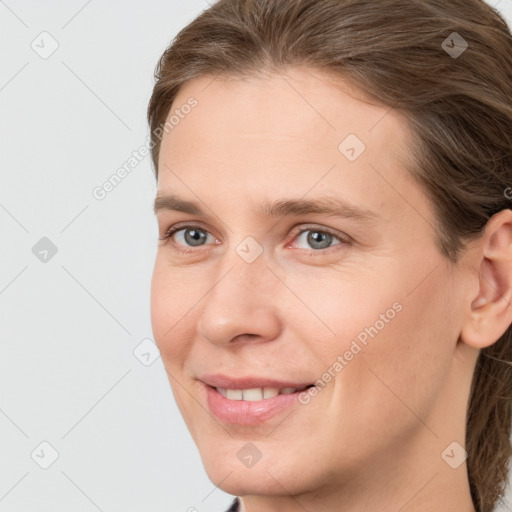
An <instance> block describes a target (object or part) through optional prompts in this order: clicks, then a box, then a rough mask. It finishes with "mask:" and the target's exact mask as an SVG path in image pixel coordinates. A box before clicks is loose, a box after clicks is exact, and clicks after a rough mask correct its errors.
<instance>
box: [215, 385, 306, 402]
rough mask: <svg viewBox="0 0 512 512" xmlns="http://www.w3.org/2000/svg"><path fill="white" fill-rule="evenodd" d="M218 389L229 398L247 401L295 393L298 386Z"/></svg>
mask: <svg viewBox="0 0 512 512" xmlns="http://www.w3.org/2000/svg"><path fill="white" fill-rule="evenodd" d="M217 391H218V392H219V393H220V394H221V395H222V396H223V397H225V398H227V399H228V400H246V401H247V402H257V401H259V400H264V399H266V398H274V397H276V396H277V395H290V394H291V393H295V392H296V391H297V388H283V389H279V388H250V389H226V388H217Z"/></svg>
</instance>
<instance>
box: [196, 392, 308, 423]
mask: <svg viewBox="0 0 512 512" xmlns="http://www.w3.org/2000/svg"><path fill="white" fill-rule="evenodd" d="M205 387H206V394H207V403H208V408H209V409H210V411H211V412H212V414H213V415H214V416H215V417H216V418H217V419H219V420H220V421H223V422H225V423H235V424H237V425H258V424H261V423H264V422H265V421H267V420H269V419H270V418H272V417H273V416H275V415H276V414H278V413H280V412H281V411H284V410H285V409H287V408H288V407H291V406H292V405H293V404H294V403H295V402H296V401H297V397H298V395H299V392H298V391H296V392H295V393H290V394H289V395H277V396H276V397H274V398H266V399H264V400H258V401H256V402H249V401H247V400H229V399H228V398H226V397H224V396H222V395H221V394H220V393H219V392H218V391H217V390H216V389H215V388H213V387H211V386H208V385H206V384H205Z"/></svg>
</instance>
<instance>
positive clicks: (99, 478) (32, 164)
mask: <svg viewBox="0 0 512 512" xmlns="http://www.w3.org/2000/svg"><path fill="white" fill-rule="evenodd" d="M496 3H497V2H496V1H494V2H493V5H495V4H496ZM207 6H208V4H207V3H206V2H205V1H204V0H187V2H182V1H177V0H174V1H165V2H164V1H158V0H152V1H147V2H137V3H136V2H121V1H120V0H115V1H110V2H108V3H105V2H103V3H101V2H99V0H89V1H85V0H79V1H78V0H73V1H69V2H66V3H64V2H58V1H55V0H52V1H46V2H36V1H35V0H27V1H24V2H22V1H16V0H7V1H6V2H4V1H0V52H1V59H2V66H1V68H0V105H1V108H0V112H1V122H0V144H1V147H0V170H1V177H2V186H1V188H0V229H1V239H2V241H3V242H2V250H1V251H0V337H1V338H0V339H1V343H2V345H1V348H2V356H1V358H0V389H1V390H2V394H1V402H0V429H1V438H0V439H1V441H0V460H1V461H2V462H1V464H0V511H2V512H14V511H16V512H18V511H23V512H27V511H38V512H50V511H51V512H61V511H62V512H64V511H66V512H67V511H69V510H75V511H83V512H89V511H90V512H94V511H95V510H100V511H105V512H106V511H124V512H131V511H143V510H144V511H149V510H151V511H152V512H160V511H162V512H163V511H187V510H188V511H189V512H191V511H192V510H194V509H195V510H197V511H199V512H208V511H211V512H213V511H220V510H224V509H225V508H227V506H228V503H230V502H231V500H232V497H231V496H229V495H227V494H225V493H223V492H222V491H220V490H219V489H216V488H215V486H214V485H213V484H212V483H211V482H210V481H209V480H208V478H207V476H206V474H205V472H204V470H203V467H202V464H201V461H200V458H199V455H198V453H197V450H196V448H195V445H194V444H193V442H192V440H191V438H190V436H189V434H188V431H187V430H186V428H185V425H184V423H183V420H182V419H181V416H180V414H179V412H178V410H177V407H176V405H175V403H174V399H173V397H172V393H171V390H170V386H169V383H168V380H167V376H166V374H165V371H164V369H163V365H162V362H161V359H160V358H159V357H157V356H158V354H157V353H156V352H155V349H154V345H152V340H151V339H152V331H151V323H150V315H149V297H150V279H151V273H152V267H153V262H154V257H155V250H156V240H157V236H158V234H157V229H156V221H155V219H154V216H153V213H152V210H151V206H152V200H153V198H154V195H155V192H156V185H155V182H154V178H153V174H152V169H151V166H150V159H149V156H148V157H146V158H145V159H144V160H142V161H141V162H140V163H138V165H137V166H136V167H134V168H133V170H132V171H131V172H130V173H129V174H128V176H126V178H125V179H124V180H123V181H122V182H121V183H120V184H119V185H118V186H117V187H116V188H115V189H114V190H112V191H111V192H110V193H109V194H107V195H106V197H105V198H104V199H103V200H98V199H96V198H95V197H94V196H93V194H92V191H93V189H94V188H95V187H97V186H101V185H102V184H103V183H104V182H105V181H106V180H107V179H108V178H109V177H110V176H111V175H112V174H113V173H114V172H115V171H116V170H117V169H118V168H119V167H121V166H122V165H123V164H124V163H125V162H126V161H127V160H128V159H129V158H130V156H131V155H132V153H133V151H135V150H137V149H138V148H139V147H140V146H141V145H143V144H144V142H145V141H146V137H147V133H148V130H147V126H146V121H145V112H146V107H147V101H148V99H149V96H150V93H151V88H152V84H153V70H154V67H155V65H156V62H157V59H158V58H159V56H160V55H161V53H162V52H163V50H164V49H165V47H166V46H167V44H168V43H169V42H170V41H171V39H172V37H173V36H174V35H175V34H176V33H177V31H178V30H179V29H180V28H182V27H183V26H184V25H186V24H187V23H188V22H189V21H190V20H192V19H193V18H194V17H195V16H196V15H197V14H198V13H199V12H200V11H201V10H203V9H204V8H206V7H207ZM498 8H499V9H500V10H502V11H503V13H504V14H505V15H506V16H507V17H508V19H509V20H512V1H511V0H501V1H500V2H499V5H498ZM42 32H47V33H48V34H50V35H47V34H46V35H45V34H43V35H41V33H42ZM56 44H58V48H57V49H56V50H55V52H54V53H53V54H52V55H50V56H47V55H46V54H45V53H44V52H49V51H50V50H51V49H52V45H56ZM32 46H35V49H36V51H37V52H39V53H37V52H36V51H35V49H33V48H32ZM41 54H42V55H43V57H47V58H42V57H41ZM42 238H45V239H44V240H42V241H41V239H42ZM46 239H48V240H46ZM34 247H35V249H33V248H34ZM55 250H56V251H57V252H56V253H55V254H53V253H54V252H55ZM45 251H47V252H45ZM148 339H149V340H148ZM143 340H146V341H143ZM141 343H143V345H140V344H141ZM137 347H139V348H137ZM152 347H153V348H152ZM134 351H135V353H134ZM137 354H138V355H139V357H138V358H137V357H136V355H137ZM141 354H147V355H144V356H141ZM154 357H156V359H155V360H154V361H153V359H154ZM148 359H149V360H148ZM151 361H153V362H152V364H149V362H151ZM43 442H46V443H49V444H50V445H51V447H53V449H54V450H56V452H57V453H58V458H57V459H56V460H55V461H54V462H53V463H52V464H51V465H50V466H49V467H48V468H47V469H43V468H42V467H41V465H45V464H49V463H50V462H52V448H50V447H49V446H48V445H45V444H43V445H41V443H43ZM509 501H510V493H509ZM191 507H194V509H193V508H191ZM509 507H510V505H509Z"/></svg>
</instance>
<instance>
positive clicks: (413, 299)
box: [151, 68, 512, 512]
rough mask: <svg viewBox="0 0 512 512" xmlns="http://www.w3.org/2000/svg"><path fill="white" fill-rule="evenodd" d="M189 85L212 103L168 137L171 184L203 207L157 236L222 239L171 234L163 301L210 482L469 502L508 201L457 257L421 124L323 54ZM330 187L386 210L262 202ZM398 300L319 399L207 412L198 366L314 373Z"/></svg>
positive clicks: (277, 504)
mask: <svg viewBox="0 0 512 512" xmlns="http://www.w3.org/2000/svg"><path fill="white" fill-rule="evenodd" d="M190 96H193V97H195V98H196V99H197V101H198V105H197V106H196V107H195V108H194V109H193V110H192V111H191V113H190V114H189V115H187V116H186V117H184V119H182V120H180V122H179V124H178V125H176V126H175V127H174V128H173V129H172V130H171V131H169V133H167V134H165V135H164V137H163V140H162V147H161V152H160V160H159V176H158V190H157V195H158V196H163V195H166V194H170V193H173V194H175V195H177V196H179V197H180V198H182V199H185V200H189V201H194V202H197V203H199V205H200V206H201V208H203V209H205V210H206V215H205V216H200V215H197V214H189V213H183V212H176V211H169V210H165V209H164V210H161V211H159V212H158V213H157V219H158V226H159V235H160V237H163V236H164V235H165V233H166V231H167V230H168V229H169V228H170V227H172V226H173V225H175V224H177V223H181V222H189V223H190V224H191V225H192V226H197V227H198V228H201V229H204V230H206V231H207V232H208V233H210V235H208V239H207V240H206V243H205V244H204V245H202V246H199V247H194V246H191V245H189V244H187V241H186V239H185V238H184V234H185V233H184V231H181V232H179V233H177V234H175V235H174V236H173V238H171V239H167V240H162V241H160V242H159V247H158V251H157V256H156V262H155V268H154V274H153V281H152V295H151V315H152V324H153V331H154V336H155V340H156V343H157V345H158V347H159V349H160V351H161V356H162V359H163V362H164V364H165V368H166V371H167V373H168V376H169V382H170V384H171V387H172V390H173V393H174V396H175V398H176V401H177V404H178V406H179V409H180V411H181V413H182V415H183V418H184V420H185V422H186V424H187V426H188V429H189V430H190V433H191V435H192V437H193V439H194V441H195V443H196V444H197V447H198V449H199V452H200V455H201V457H202V461H203V464H204V467H205V469H206V471H207V473H208V475H209V477H210V479H211V480H212V481H213V482H214V483H215V484H216V485H219V487H220V488H221V489H223V490H225V491H226V492H228V493H231V494H233V495H238V496H241V497H242V502H243V507H244V508H245V510H246V511H248V512H259V511H267V512H268V511H278V510H279V511H285V512H286V511H299V510H300V511H303V510H308V511H339V510H343V511H344V512H355V511H357V512H366V511H372V512H374V511H375V510H380V511H382V512H386V511H390V512H391V511H393V512H396V511H398V510H405V511H407V512H413V511H422V512H423V511H436V512H437V511H439V510H457V511H461V512H462V511H468V512H469V511H474V508H473V505H472V502H471V497H470V492H469V485H468V477H467V468H466V463H465V462H462V463H461V464H460V465H459V466H458V467H457V468H456V469H452V467H450V466H449V465H448V464H447V462H445V460H444V459H443V457H442V456H441V454H442V453H443V451H444V450H445V449H446V448H447V447H448V446H449V445H450V444H451V443H453V442H457V443H459V444H460V445H462V446H463V445H464V438H465V414H466V409H465V408H466V404H467V400H468V396H469V391H470V383H471V376H472V373H473V369H474V365H475V362H476V359H477V356H478V353H479V350H480V349H481V348H483V347H485V346H488V345H490V344H492V343H493V342H494V341H496V340H497V339H498V337H499V336H500V335H501V334H502V333H503V332H504V331H505V330H506V328H507V327H508V325H510V323H511V322H512V312H511V309H512V308H511V307H510V299H511V297H512V293H511V290H512V285H511V282H510V281H511V278H510V277H509V276H511V275H512V235H511V232H512V230H511V223H512V211H510V210H505V211H504V212H501V213H500V214H498V215H496V216H495V217H493V218H492V219H491V220H490V221H489V223H488V226H487V229H486V231H485V233H484V235H483V236H482V237H481V238H480V239H479V240H478V241H476V242H475V243H473V244H472V245H471V246H469V247H468V250H467V251H466V253H465V254H464V255H463V257H462V258H461V260H460V261H459V262H458V263H457V264H456V265H454V264H452V263H450V262H449V261H448V260H447V259H446V258H445V257H444V256H443V255H442V254H441V253H440V252H439V250H438V248H437V246H436V244H435V238H434V232H433V227H432V226H433V225H434V224H435V222H434V216H433V211H432V207H431V204H430V203H429V200H428V199H427V197H426V195H425V193H424V192H423V190H422V188H421V187H420V186H419V185H418V184H417V183H416V182H415V181H413V179H412V178H411V177H410V175H409V174H408V172H407V171H406V170H405V162H406V161H407V144H408V143H410V139H409V134H408V131H407V128H406V125H405V121H404V119H403V118H401V117H400V115H399V113H397V112H396V111H393V110H390V109H389V107H383V106H379V105H374V104H370V103H368V102H366V101H364V100H363V99H362V97H361V95H360V94H358V93H357V91H356V90H354V89H351V88H350V87H349V86H348V85H347V84H342V83H341V82H340V81H339V80H338V81H337V82H335V81H334V80H333V79H332V78H330V77H328V76H327V75H325V74H322V73H321V72H319V71H318V70H313V69H311V68H309V69H305V68H288V69H286V70H282V71H280V72H279V73H272V74H268V75H265V76H257V77H256V76H254V77H251V78H247V79H244V80H241V79H233V78H228V77H226V76H224V77H222V78H219V77H217V78H216V79H215V80H214V79H213V78H212V77H201V78H196V79H194V80H192V81H190V82H188V83H187V84H185V85H184V86H183V87H182V89H181V90H180V92H179V93H178V96H177V98H176V99H175V102H174V103H173V109H172V110H174V108H178V107H179V106H180V105H183V104H184V103H186V101H187V99H188V98H189V97H190ZM350 133H353V134H356V135H357V137H358V138H359V139H360V140H361V141H363V142H364V144H365V145H366V150H365V151H364V152H363V153H362V154H361V155H360V156H359V157H358V158H357V159H356V160H355V161H352V162H351V161H349V160H348V159H347V158H346V157H345V156H344V155H343V154H342V153H341V152H340V151H339V149H338V145H339V144H340V142H342V141H343V140H344V138H345V137H346V136H347V135H348V134H350ZM324 195H328V196H331V197H338V198H340V197H341V198H343V199H344V200H347V201H350V202H351V203H353V204H356V205H358V206H359V207H361V208H365V209H368V210H371V211H372V212H374V213H375V214H376V215H377V216H376V217H375V218H374V219H371V220H366V221H362V220H359V219H355V218H341V217H334V216H328V215H325V214H317V213H314V214H307V215H286V216H281V217H278V218H270V217H266V216H264V215H261V214H259V213H258V211H257V209H258V205H259V204H260V202H262V201H267V200H269V201H274V200H277V199H281V198H287V199H300V198H304V199H314V198H318V197H320V196H324ZM306 228H308V229H311V230H312V231H315V230H319V231H322V229H327V230H328V232H331V233H334V234H337V236H339V237H340V240H341V241H342V242H339V241H338V240H337V239H336V238H334V239H332V242H331V246H330V247H328V248H323V249H318V248H315V247H312V246H311V245H310V244H309V243H308V240H307V235H308V233H311V232H310V231H309V232H306V233H305V234H303V235H300V236H299V235H298V231H300V230H301V229H306ZM247 236H251V237H253V238H254V239H255V240H256V241H257V242H258V243H259V245H260V246H261V248H262V249H263V253H262V254H261V255H260V256H259V257H258V258H257V259H256V260H255V261H254V262H252V263H247V262H246V261H244V260H243V259H242V258H241V257H240V256H239V254H238V253H237V252H236V248H237V246H238V245H239V244H240V243H241V242H242V241H243V240H244V239H245V238H246V237H247ZM347 237H348V238H347ZM327 245H328V244H327ZM177 248H178V249H184V250H188V251H189V252H188V253H180V252H178V251H177ZM312 253H315V254H312ZM395 303H399V304H400V305H401V306H402V309H401V311H400V312H399V313H397V314H396V315H395V316H394V318H393V319H392V320H389V321H388V322H387V323H386V324H385V326H384V328H382V329H381V330H379V332H378V334H377V335H376V336H375V337H374V338H370V339H369V340H368V343H367V346H365V347H364V349H363V350H362V351H361V352H359V353H358V354H357V355H355V356H354V357H353V359H352V360H351V361H349V362H348V364H347V365H346V366H344V367H343V369H342V370H341V371H339V372H337V373H336V374H335V375H336V376H335V378H333V379H332V380H331V381H330V382H329V383H328V384H327V385H326V386H325V387H324V388H323V389H322V390H321V391H320V392H319V393H318V394H317V396H315V397H313V398H311V400H310V402H309V403H308V404H307V405H302V404H299V403H297V404H296V405H294V406H293V408H292V409H287V410H286V411H283V412H282V413H279V414H278V415H277V416H275V417H273V418H271V419H270V420H268V421H267V422H265V423H263V424H262V425H258V426H236V425H235V426H234V425H229V424H223V423H222V422H220V421H218V420H217V419H216V418H215V417H213V416H212V415H211V414H210V412H209V411H208V409H207V405H206V402H205V396H204V389H203V387H202V385H201V383H200V382H199V381H198V377H199V376H201V375H203V374H205V373H224V374H226V375H230V376H234V377H241V376H246V375H251V376H261V377H270V378H279V379H283V380H285V379H289V380H293V381H301V382H302V381H308V382H315V381H316V380H317V379H319V378H320V377H321V376H322V374H324V372H326V371H327V370H328V368H332V366H333V363H334V362H335V361H336V360H337V357H338V355H340V354H344V353H345V352H346V351H347V350H348V349H349V348H350V345H351V342H352V340H354V339H356V337H357V335H358V334H359V333H361V331H363V330H364V329H365V327H369V326H372V325H374V324H375V322H376V321H377V320H379V318H380V315H381V314H384V313H385V312H386V311H387V310H388V309H389V308H392V305H393V304H395ZM249 441H250V442H252V443H253V444H254V445H255V446H256V447H257V449H258V450H259V451H260V452H261V455H262V456H261V459H260V460H259V461H258V462H257V463H256V464H255V465H254V466H252V467H250V468H248V467H246V466H245V465H244V464H242V463H241V461H240V460H239V459H238V457H237V452H238V451H239V450H240V449H241V448H242V447H243V446H244V445H245V444H246V443H247V442H249ZM461 460H463V457H462V459H461ZM341 504H342V506H341Z"/></svg>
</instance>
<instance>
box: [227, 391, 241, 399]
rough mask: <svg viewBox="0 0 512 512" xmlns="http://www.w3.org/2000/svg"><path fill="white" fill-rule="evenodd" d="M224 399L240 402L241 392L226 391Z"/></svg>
mask: <svg viewBox="0 0 512 512" xmlns="http://www.w3.org/2000/svg"><path fill="white" fill-rule="evenodd" d="M226 398H228V399H229V400H242V390H241V389H227V390H226Z"/></svg>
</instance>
